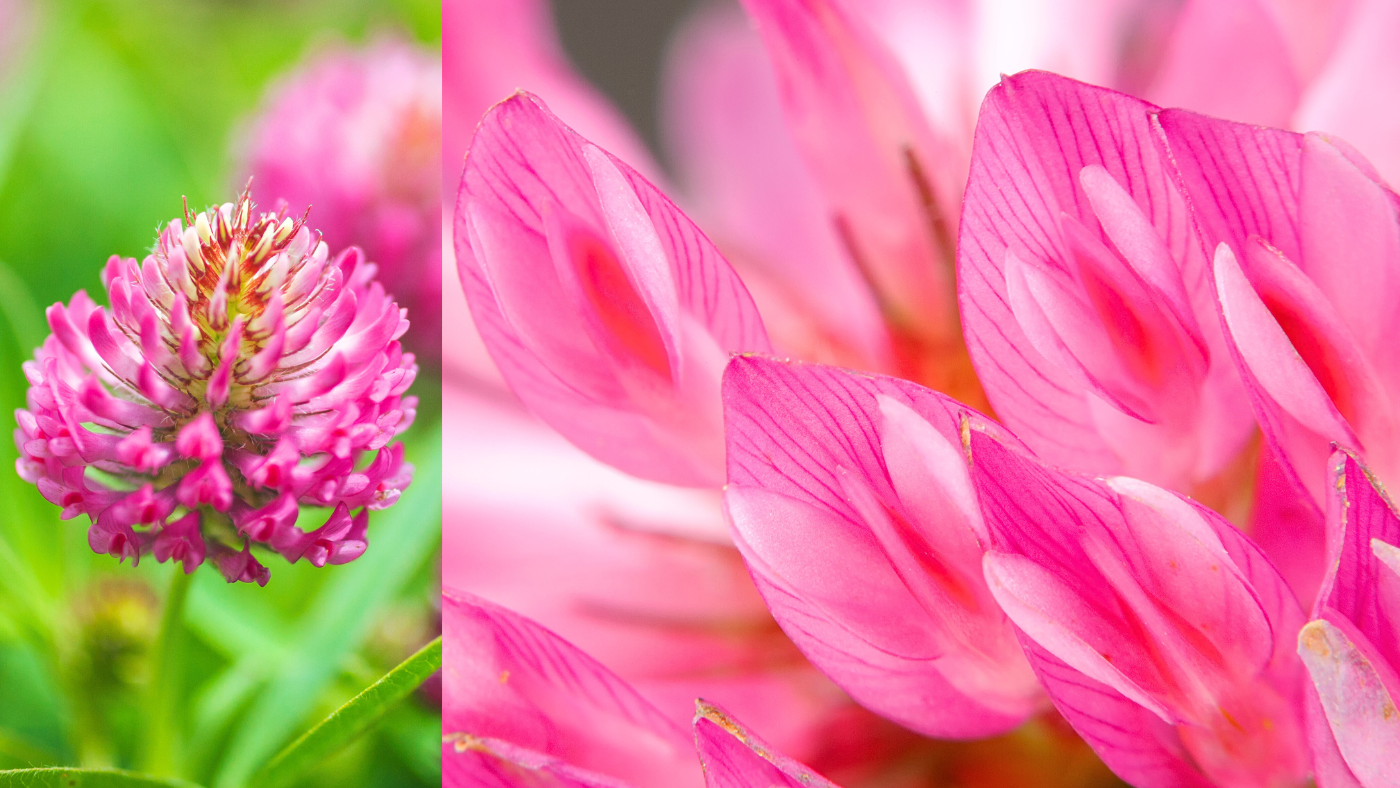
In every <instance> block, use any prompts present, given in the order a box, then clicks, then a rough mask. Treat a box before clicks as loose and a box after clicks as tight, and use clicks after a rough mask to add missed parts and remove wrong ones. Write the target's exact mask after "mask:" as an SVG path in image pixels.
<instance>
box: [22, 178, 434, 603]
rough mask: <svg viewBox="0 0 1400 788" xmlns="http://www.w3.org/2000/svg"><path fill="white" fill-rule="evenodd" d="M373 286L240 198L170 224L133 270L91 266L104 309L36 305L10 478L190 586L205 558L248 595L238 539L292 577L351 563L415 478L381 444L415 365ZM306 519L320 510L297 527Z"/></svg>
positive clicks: (245, 550) (398, 314)
mask: <svg viewBox="0 0 1400 788" xmlns="http://www.w3.org/2000/svg"><path fill="white" fill-rule="evenodd" d="M374 275H375V266H374V265H373V264H370V263H368V262H366V261H365V260H364V255H363V254H362V253H361V252H360V250H359V249H357V248H354V247H351V248H349V249H346V250H344V251H342V252H340V253H339V254H338V255H336V256H335V257H334V258H332V257H330V253H329V250H328V248H327V246H326V244H325V243H324V242H322V241H321V240H320V237H319V235H318V234H317V233H315V232H313V231H312V230H311V229H310V228H309V227H307V226H306V225H305V222H304V220H296V219H292V218H289V217H287V216H285V215H283V214H282V213H277V214H273V213H263V214H257V213H255V212H254V206H253V202H252V199H251V197H250V196H249V194H248V193H247V192H246V191H245V192H244V193H243V194H242V195H241V196H240V197H239V199H238V201H237V202H234V203H225V204H224V205H222V206H219V207H217V208H211V209H209V210H207V211H205V212H203V213H199V214H191V213H190V212H189V211H188V210H186V213H185V217H184V221H183V222H182V221H181V220H180V219H175V220H173V221H171V222H170V224H169V225H168V226H167V227H166V228H165V229H164V230H163V231H162V232H161V234H160V236H159V238H158V239H157V240H156V244H155V248H154V249H153V250H152V252H151V254H150V255H148V256H147V257H146V259H145V260H144V261H142V262H140V263H138V262H137V261H136V260H135V259H133V258H125V259H123V258H121V257H117V256H113V257H112V258H111V259H110V260H108V261H107V265H106V267H105V268H104V269H103V272H102V281H103V284H104V286H105V287H106V289H107V295H108V300H109V303H110V307H107V308H104V307H101V306H98V305H97V304H95V303H94V302H93V300H92V299H91V298H89V297H88V295H87V294H86V293H84V292H82V291H79V292H78V293H77V294H76V295H74V296H73V299H72V300H71V301H70V302H69V304H68V305H67V306H66V307H65V306H64V305H62V304H54V305H53V306H52V307H50V308H49V310H48V321H49V327H50V329H51V330H52V332H53V333H52V334H51V335H50V336H49V337H48V338H47V339H45V341H44V344H43V345H42V346H41V347H40V348H39V349H38V350H37V351H35V354H34V358H33V360H31V361H29V362H26V363H25V365H24V371H25V375H26V377H27V378H28V380H29V386H30V388H29V394H28V401H27V405H28V407H27V408H26V409H23V410H19V411H16V417H17V420H18V424H19V426H18V429H17V430H16V433H15V440H16V443H17V445H18V447H19V451H20V457H19V459H18V461H17V462H16V466H17V469H18V471H19V474H20V476H21V477H23V478H24V479H25V480H26V481H29V482H32V483H34V484H36V485H37V486H38V487H39V491H40V492H41V493H42V494H43V495H44V497H45V498H47V499H48V500H49V501H51V502H53V503H54V504H56V505H58V506H61V507H63V517H64V518H65V519H67V518H71V517H75V516H77V515H79V514H86V515H87V516H88V517H89V518H90V519H91V521H92V526H91V528H90V529H89V531H88V543H89V545H90V546H91V547H92V549H93V550H94V551H96V552H99V553H109V554H111V555H114V556H116V557H118V558H119V559H125V558H127V557H130V558H131V559H132V560H133V562H135V561H137V560H139V559H140V558H141V557H142V556H145V555H149V554H154V555H155V557H156V560H157V561H162V562H163V561H166V560H175V561H179V562H181V563H182V564H183V565H184V569H185V571H186V572H187V573H188V572H192V571H194V569H195V568H196V567H198V566H199V565H200V564H201V563H202V562H203V561H204V560H206V559H209V560H211V561H213V562H214V564H215V565H216V566H217V567H218V569H219V570H220V571H221V572H222V573H223V574H224V576H225V577H226V578H227V579H228V580H229V581H230V582H235V581H240V580H241V581H246V582H257V583H258V584H260V585H262V584H265V583H266V582H267V579H268V570H267V568H266V567H264V566H263V565H262V564H261V563H260V562H259V561H258V560H257V558H255V557H254V556H253V554H252V552H251V549H250V547H251V545H252V543H255V542H256V543H259V544H262V545H264V546H266V547H268V548H271V549H272V550H274V551H276V552H277V553H280V554H281V555H282V556H283V557H284V558H285V559H287V560H288V561H290V562H293V563H294V562H296V561H297V560H300V559H302V558H305V559H307V560H308V561H310V562H311V563H313V564H315V565H317V566H323V565H325V564H327V563H332V564H341V563H346V562H348V561H351V560H354V559H355V558H357V557H359V555H361V554H362V553H363V552H364V551H365V548H366V546H367V541H366V537H365V526H366V524H367V521H368V511H369V510H370V509H382V508H385V507H387V506H390V505H392V504H393V503H394V502H395V501H396V500H397V499H398V496H399V494H400V492H401V491H402V490H403V489H404V488H405V487H406V486H407V485H408V483H409V482H410V480H411V479H412V473H413V466H412V465H409V464H408V463H406V462H404V459H403V447H402V445H400V444H391V441H392V440H393V438H394V436H396V435H397V434H399V433H400V432H402V431H403V430H405V429H406V428H407V427H408V426H409V424H410V423H411V422H412V420H413V415H414V409H415V406H416V403H417V400H416V398H415V397H411V396H404V392H405V391H406V390H407V389H408V387H409V385H410V384H411V383H412V382H413V379H414V376H415V375H416V374H417V371H418V367H417V365H416V364H415V363H414V358H413V355H412V354H411V353H404V352H403V351H402V349H401V347H400V345H399V342H398V338H399V337H400V336H401V335H402V334H403V333H404V331H406V330H407V328H408V320H407V317H406V313H405V310H403V309H400V308H399V306H398V305H397V304H395V303H394V300H393V298H392V297H390V296H389V295H388V294H387V293H385V292H384V289H383V287H382V286H381V285H380V284H379V283H378V282H376V281H375V279H374ZM304 505H305V506H318V507H326V508H329V509H331V510H332V512H331V515H330V517H329V519H328V520H327V521H326V522H325V524H324V525H322V526H321V527H319V528H317V529H315V530H313V531H304V530H303V529H301V528H300V527H298V526H297V515H298V512H299V507H300V506H304Z"/></svg>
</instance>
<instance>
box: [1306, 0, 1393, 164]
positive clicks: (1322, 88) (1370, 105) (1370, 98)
mask: <svg viewBox="0 0 1400 788" xmlns="http://www.w3.org/2000/svg"><path fill="white" fill-rule="evenodd" d="M1352 6H1353V7H1352V8H1351V9H1350V10H1351V13H1350V14H1349V16H1348V19H1347V21H1346V29H1345V31H1344V32H1343V33H1342V35H1341V37H1340V40H1338V41H1337V42H1336V44H1335V48H1334V51H1333V55H1332V57H1331V58H1330V59H1329V60H1328V62H1327V65H1326V67H1325V68H1324V69H1323V70H1322V73H1321V74H1319V75H1318V77H1317V79H1316V80H1315V81H1314V82H1313V83H1312V84H1311V85H1309V86H1308V90H1307V92H1306V93H1305V94H1304V95H1303V101H1302V105H1301V106H1300V107H1299V108H1298V112H1297V114H1296V115H1295V116H1294V121H1293V124H1292V125H1293V127H1294V128H1297V129H1299V130H1306V129H1317V130H1326V131H1329V132H1333V133H1335V134H1338V135H1341V136H1342V137H1343V138H1345V139H1346V140H1347V141H1348V142H1351V143H1352V144H1354V145H1356V146H1357V147H1358V148H1360V149H1361V151H1362V152H1363V153H1365V154H1366V157H1367V158H1369V159H1370V160H1371V161H1372V162H1373V163H1375V165H1376V169H1377V170H1379V171H1380V174H1381V176H1382V177H1383V178H1384V179H1385V180H1386V181H1387V182H1389V183H1390V185H1391V186H1392V187H1400V146H1396V145H1395V139H1396V137H1397V135H1400V93H1397V91H1398V90H1400V86H1397V84H1396V82H1395V81H1394V80H1389V79H1383V78H1378V77H1379V76H1380V75H1383V74H1395V73H1400V51H1397V50H1396V48H1395V46H1394V40H1395V31H1396V30H1400V7H1397V6H1396V5H1395V4H1394V3H1391V2H1387V0H1357V2H1354V3H1352Z"/></svg>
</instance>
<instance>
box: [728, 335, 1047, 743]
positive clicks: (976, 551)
mask: <svg viewBox="0 0 1400 788" xmlns="http://www.w3.org/2000/svg"><path fill="white" fill-rule="evenodd" d="M724 392H725V394H724V396H725V408H726V423H727V425H728V440H729V486H728V487H727V489H726V492H725V509H726V512H727V514H728V516H729V518H730V521H731V524H732V527H733V531H734V538H735V542H736V544H737V545H738V547H739V549H740V552H742V553H743V555H744V558H745V560H746V562H747V563H748V565H749V570H750V573H751V574H752V575H753V577H754V580H755V582H756V583H757V584H758V587H759V590H760V592H762V593H763V595H764V598H765V600H766V601H767V603H768V605H769V608H770V610H771V611H772V612H773V615H774V618H776V619H777V620H778V623H779V624H780V625H781V626H782V627H783V629H784V631H785V632H787V633H788V635H789V637H791V638H792V639H793V641H794V642H795V643H796V644H797V646H798V648H800V649H802V651H803V652H804V653H805V654H806V655H807V656H808V658H809V659H811V660H812V662H813V663H814V664H815V665H816V666H817V667H818V668H819V669H821V670H822V671H823V672H824V673H826V674H827V675H828V676H830V677H831V678H832V679H833V680H834V681H835V682H836V683H837V684H838V685H840V686H841V687H842V688H843V689H845V690H846V691H847V692H849V693H851V695H852V696H853V697H855V698H856V700H858V701H859V702H860V703H861V704H862V705H864V706H866V707H867V708H870V709H871V710H873V711H876V712H878V713H880V714H883V715H885V716H887V717H889V718H891V719H893V720H896V721H897V722H899V723H901V724H903V725H906V726H908V727H911V728H914V729H916V730H919V731H922V732H925V733H928V734H930V735H936V736H941V737H945V738H971V737H978V736H986V735H990V734H992V733H996V732H999V731H1005V730H1009V729H1010V728H1012V727H1014V726H1015V725H1016V724H1017V723H1019V722H1020V721H1021V720H1023V719H1024V718H1025V717H1026V716H1027V715H1029V714H1030V713H1031V711H1032V710H1033V709H1034V708H1035V706H1036V704H1037V702H1038V698H1039V691H1038V689H1037V688H1036V687H1035V684H1034V681H1033V680H1032V679H1031V676H1030V674H1029V672H1028V671H1027V670H1026V665H1025V663H1024V661H1023V658H1022V656H1021V654H1020V653H1019V650H1018V649H1017V648H1016V645H1015V643H1014V641H1013V636H1012V634H1011V630H1010V628H1009V626H1008V622H1007V621H1006V619H1005V618H1004V617H1003V616H1002V615H1001V613H1000V612H999V611H998V610H997V608H996V605H995V602H994V601H993V599H992V597H991V595H990V593H989V592H988V590H987V588H986V585H985V582H984V581H983V579H982V576H981V552H982V545H981V544H980V541H979V540H980V536H979V535H980V534H981V533H982V524H981V522H980V518H981V515H980V513H979V511H978V509H977V505H976V499H975V497H974V496H973V494H972V491H971V487H970V485H969V483H968V482H967V479H966V476H967V470H966V460H965V457H964V456H963V455H962V454H961V452H960V451H959V450H958V449H957V448H956V447H957V446H959V445H960V439H959V438H958V432H959V430H960V428H961V420H962V419H964V418H971V419H979V420H980V419H981V417H980V416H979V415H978V414H976V413H974V412H972V411H970V410H968V409H966V408H964V407H963V406H961V405H959V404H958V403H956V402H954V401H952V400H949V399H947V398H945V397H943V396H941V395H939V394H936V393H934V392H932V391H929V390H927V389H924V388H921V387H919V386H917V385H915V384H912V383H908V382H906V381H902V380H898V379H895V378H885V377H879V376H870V375H861V374H857V373H853V372H847V371H844V370H840V369H836V368H833V367H823V366H819V365H803V364H794V363H785V362H780V361H774V360H769V359H764V358H761V357H756V356H739V357H736V358H735V359H734V360H733V361H731V362H730V365H729V368H728V370H727V371H726V373H725V388H724ZM989 428H991V427H989ZM1008 439H1009V438H1008ZM939 446H941V447H942V449H941V450H940V449H939Z"/></svg>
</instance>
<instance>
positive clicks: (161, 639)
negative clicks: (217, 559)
mask: <svg viewBox="0 0 1400 788" xmlns="http://www.w3.org/2000/svg"><path fill="white" fill-rule="evenodd" d="M173 569H174V571H173V572H172V573H171V574H172V577H171V580H170V592H169V593H168V594H166V597H165V612H164V614H163V615H162V616H161V619H160V632H159V633H157V635H156V641H155V644H154V645H153V647H152V651H151V662H150V666H151V667H150V670H151V673H150V682H149V683H148V684H147V685H146V723H147V727H146V731H145V735H144V736H143V739H144V742H145V751H144V752H143V753H142V756H141V770H142V771H144V772H146V773H148V774H153V775H156V776H159V777H177V776H179V768H180V761H181V758H180V750H181V745H182V744H183V743H182V742H181V741H180V720H179V716H180V710H181V703H180V701H181V695H182V691H183V689H184V684H185V682H184V660H183V659H181V658H180V652H181V650H182V649H183V647H184V639H185V637H184V636H185V623H184V614H185V596H186V595H187V594H188V592H189V588H190V576H189V575H187V574H185V573H184V571H183V570H182V568H181V567H180V565H179V564H178V563H177V564H175V565H174V567H173Z"/></svg>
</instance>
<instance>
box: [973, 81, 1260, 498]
mask: <svg viewBox="0 0 1400 788" xmlns="http://www.w3.org/2000/svg"><path fill="white" fill-rule="evenodd" d="M1153 110H1154V108H1153V107H1152V106H1151V105H1148V104H1145V103H1143V102H1141V101H1138V100H1136V99H1133V98H1131V97H1129V96H1127V95H1124V94H1121V93H1114V92H1112V91H1108V90H1104V89H1102V88H1094V87H1090V86H1087V85H1084V84H1082V83H1077V82H1073V81H1071V80H1067V79H1064V78H1061V77H1057V76H1054V75H1052V74H1044V73H1039V72H1026V73H1023V74H1019V75H1016V76H1013V77H1007V78H1006V79H1004V80H1003V81H1002V83H1001V84H1000V85H998V86H997V87H996V88H994V89H993V90H992V92H991V93H989V94H988V97H987V100H986V102H985V103H984V105H983V110H982V114H981V116H980V118H979V122H978V133H977V138H976V141H975V145H974V151H973V163H972V171H971V174H970V176H969V179H968V192H967V198H966V201H965V203H964V212H963V223H962V226H961V229H960V235H959V237H960V245H959V252H958V270H959V302H960V304H961V306H962V318H963V326H964V330H965V336H966V339H967V344H968V349H969V352H970V353H971V355H972V360H973V364H974V365H975V366H976V368H977V371H978V376H979V378H980V379H981V381H982V384H983V386H984V387H985V388H986V390H987V395H988V399H989V400H990V401H991V403H992V406H993V407H994V408H995V409H996V411H997V412H998V413H999V414H1000V415H1001V417H1002V418H1004V419H1005V420H1006V422H1007V424H1008V426H1010V427H1011V428H1012V430H1013V431H1015V432H1016V433H1017V434H1018V435H1019V436H1021V438H1022V439H1023V440H1025V441H1026V442H1027V443H1029V444H1030V445H1031V446H1032V447H1033V448H1034V449H1035V451H1036V452H1037V454H1039V455H1040V456H1042V457H1044V458H1046V459H1047V460H1049V461H1051V462H1054V463H1056V464H1058V465H1061V466H1062V467H1067V468H1072V469H1077V470H1082V471H1086V472H1094V473H1127V474H1130V475H1134V476H1139V477H1142V478H1147V479H1149V480H1152V481H1155V482H1158V483H1162V484H1165V485H1168V486H1172V487H1175V488H1178V489H1183V490H1189V489H1190V488H1191V487H1192V486H1193V485H1195V484H1198V483H1200V482H1202V481H1204V480H1206V479H1209V478H1210V477H1212V476H1214V475H1215V474H1217V473H1219V472H1220V471H1221V470H1222V469H1223V468H1224V467H1226V465H1228V463H1229V462H1230V461H1231V459H1232V458H1233V457H1234V456H1235V455H1236V453H1237V452H1238V451H1239V449H1240V448H1241V446H1242V445H1243V443H1244V441H1245V440H1246V439H1247V437H1248V435H1249V431H1250V429H1251V424H1250V420H1249V416H1248V412H1247V410H1246V407H1247V405H1248V401H1247V400H1246V398H1245V397H1243V396H1242V394H1243V393H1244V392H1243V388H1242V386H1241V384H1240V382H1239V380H1238V375H1237V373H1236V372H1235V369H1234V364H1233V363H1232V362H1231V359H1230V357H1229V354H1228V350H1227V345H1226V344H1225V342H1224V339H1223V337H1221V336H1220V333H1219V329H1218V323H1219V321H1218V318H1217V317H1216V315H1215V306H1214V298H1213V293H1212V288H1211V286H1210V281H1209V278H1208V270H1207V267H1206V265H1205V258H1204V256H1203V249H1202V247H1201V246H1200V242H1199V239H1198V238H1197V236H1196V234H1195V232H1194V230H1193V229H1192V222H1191V218H1190V213H1189V211H1188V210H1187V206H1186V203H1185V201H1184V200H1183V198H1182V197H1181V196H1180V194H1179V193H1178V191H1177V189H1176V187H1175V185H1174V183H1173V174H1172V172H1171V168H1170V162H1169V160H1168V159H1167V158H1166V156H1165V155H1164V154H1163V152H1162V150H1161V144H1160V140H1159V134H1158V132H1157V131H1156V130H1155V129H1154V127H1153V124H1152V122H1151V112H1152V111H1153Z"/></svg>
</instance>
